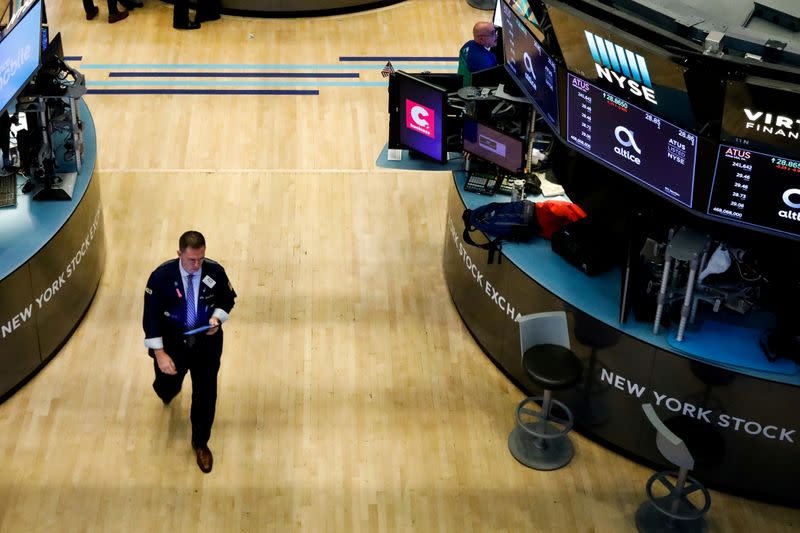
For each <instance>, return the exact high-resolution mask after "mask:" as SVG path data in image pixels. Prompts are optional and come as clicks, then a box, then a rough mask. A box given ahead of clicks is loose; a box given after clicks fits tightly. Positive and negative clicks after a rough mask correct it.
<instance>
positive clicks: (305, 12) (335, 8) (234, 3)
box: [170, 0, 401, 17]
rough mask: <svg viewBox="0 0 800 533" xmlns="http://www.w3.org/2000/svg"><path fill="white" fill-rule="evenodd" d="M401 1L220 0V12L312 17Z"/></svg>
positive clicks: (264, 15)
mask: <svg viewBox="0 0 800 533" xmlns="http://www.w3.org/2000/svg"><path fill="white" fill-rule="evenodd" d="M400 1H401V0H222V12H223V13H228V14H231V15H248V16H263V17H278V16H283V17H291V16H309V15H311V16H313V15H326V14H331V13H342V12H349V11H361V10H365V9H372V8H375V7H382V6H386V5H389V4H396V3H398V2H400ZM170 3H171V1H170Z"/></svg>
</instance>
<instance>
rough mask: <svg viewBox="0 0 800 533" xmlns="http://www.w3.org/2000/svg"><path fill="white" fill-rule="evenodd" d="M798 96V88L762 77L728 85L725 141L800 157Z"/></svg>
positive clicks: (722, 137) (723, 128)
mask: <svg viewBox="0 0 800 533" xmlns="http://www.w3.org/2000/svg"><path fill="white" fill-rule="evenodd" d="M798 93H800V86H798V85H793V84H788V83H784V82H779V81H772V80H767V79H763V78H755V77H751V78H746V79H745V80H743V81H729V82H727V83H726V87H725V107H724V111H723V114H722V133H721V139H722V141H723V142H729V143H731V144H735V145H738V146H742V147H744V148H748V149H757V150H764V151H766V152H770V153H778V154H783V155H790V156H794V157H800V108H798V105H797V102H798V100H797V98H798V96H797V95H798Z"/></svg>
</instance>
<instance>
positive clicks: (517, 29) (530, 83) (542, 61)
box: [501, 4, 559, 132]
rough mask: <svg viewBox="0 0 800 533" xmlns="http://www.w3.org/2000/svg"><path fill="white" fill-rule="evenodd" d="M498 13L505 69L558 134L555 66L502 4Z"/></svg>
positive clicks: (527, 31) (550, 58)
mask: <svg viewBox="0 0 800 533" xmlns="http://www.w3.org/2000/svg"><path fill="white" fill-rule="evenodd" d="M501 11H502V16H503V51H504V54H505V65H506V69H508V72H509V74H511V77H512V78H513V79H514V81H516V82H517V84H518V85H519V86H520V88H521V89H522V90H523V92H525V94H526V95H527V97H528V98H529V99H530V100H531V101H532V102H533V104H534V105H535V106H536V108H537V109H538V111H539V112H540V113H541V114H542V116H544V118H545V120H546V121H547V122H548V123H549V124H550V126H551V127H552V128H553V129H554V130H555V131H557V132H558V131H559V126H558V86H557V76H556V74H557V68H556V63H555V61H553V58H552V57H550V55H549V54H548V53H547V52H546V51H545V50H544V47H542V45H541V43H540V42H539V41H538V40H537V39H536V38H535V37H534V36H533V34H532V33H531V32H530V30H529V29H528V28H527V27H526V26H525V24H523V22H522V21H521V20H520V19H519V18H518V17H517V16H516V15H515V14H514V13H513V12H512V10H511V8H510V7H509V6H508V5H506V4H503V5H502V7H501Z"/></svg>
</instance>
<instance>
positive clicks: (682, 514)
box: [636, 403, 711, 533]
mask: <svg viewBox="0 0 800 533" xmlns="http://www.w3.org/2000/svg"><path fill="white" fill-rule="evenodd" d="M642 409H643V410H644V414H645V416H647V419H648V420H649V421H650V423H651V424H652V425H653V427H655V428H656V446H658V451H660V452H661V454H662V455H663V456H664V458H666V459H667V460H668V461H669V462H670V463H672V464H674V465H675V466H677V467H678V468H679V469H680V470H679V471H678V472H675V471H666V470H665V471H662V472H656V473H655V474H653V475H652V476H651V477H650V479H648V480H647V486H646V490H647V498H648V501H646V502H644V503H643V504H642V505H641V506H639V509H638V510H637V511H636V527H637V528H638V529H639V531H640V532H645V533H650V532H659V531H678V532H701V531H707V528H706V522H705V520H704V519H703V515H705V514H706V513H707V512H708V509H709V508H710V507H711V494H709V492H708V489H706V488H705V486H703V484H702V483H700V482H699V481H697V480H696V479H694V478H693V477H691V476H689V470H691V469H692V468H694V458H693V457H692V454H691V453H689V448H688V447H687V446H686V444H685V443H684V442H683V440H681V438H680V437H678V436H677V435H675V434H674V433H673V432H672V431H670V430H669V428H668V427H667V426H666V425H664V423H663V422H662V421H661V419H660V418H659V417H658V415H657V414H656V412H655V409H653V406H652V405H650V404H649V403H646V404H644V405H642ZM670 477H677V481H676V482H675V483H674V484H673V482H672V481H671V480H670ZM656 481H658V482H659V483H660V484H661V485H663V487H664V488H666V489H667V490H668V491H669V493H668V494H667V495H666V496H656V495H655V494H654V492H653V485H654V484H655V482H656ZM696 491H700V493H701V496H702V504H701V505H700V506H699V507H698V506H697V505H695V504H694V503H692V502H691V501H690V500H689V495H691V494H692V493H694V492H696Z"/></svg>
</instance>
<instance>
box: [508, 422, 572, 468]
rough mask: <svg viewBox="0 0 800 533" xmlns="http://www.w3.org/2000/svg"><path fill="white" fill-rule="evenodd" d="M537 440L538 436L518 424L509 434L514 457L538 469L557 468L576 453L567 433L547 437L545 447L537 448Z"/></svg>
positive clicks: (509, 443) (509, 445)
mask: <svg viewBox="0 0 800 533" xmlns="http://www.w3.org/2000/svg"><path fill="white" fill-rule="evenodd" d="M555 431H557V430H555ZM555 431H554V432H555ZM536 441H537V439H536V438H534V437H531V436H530V434H529V433H527V432H526V431H525V430H524V429H522V428H521V427H519V426H517V427H515V428H514V430H513V431H512V432H511V434H510V435H509V436H508V450H509V451H510V452H511V455H513V456H514V459H516V460H517V461H519V462H520V463H522V464H524V465H525V466H527V467H528V468H533V469H536V470H557V469H559V468H561V467H562V466H566V465H567V463H569V462H570V460H571V459H572V456H573V455H575V448H573V446H572V441H570V440H569V438H568V437H567V436H566V435H565V436H563V437H558V438H556V439H545V441H544V445H545V447H544V448H537V447H536Z"/></svg>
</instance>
